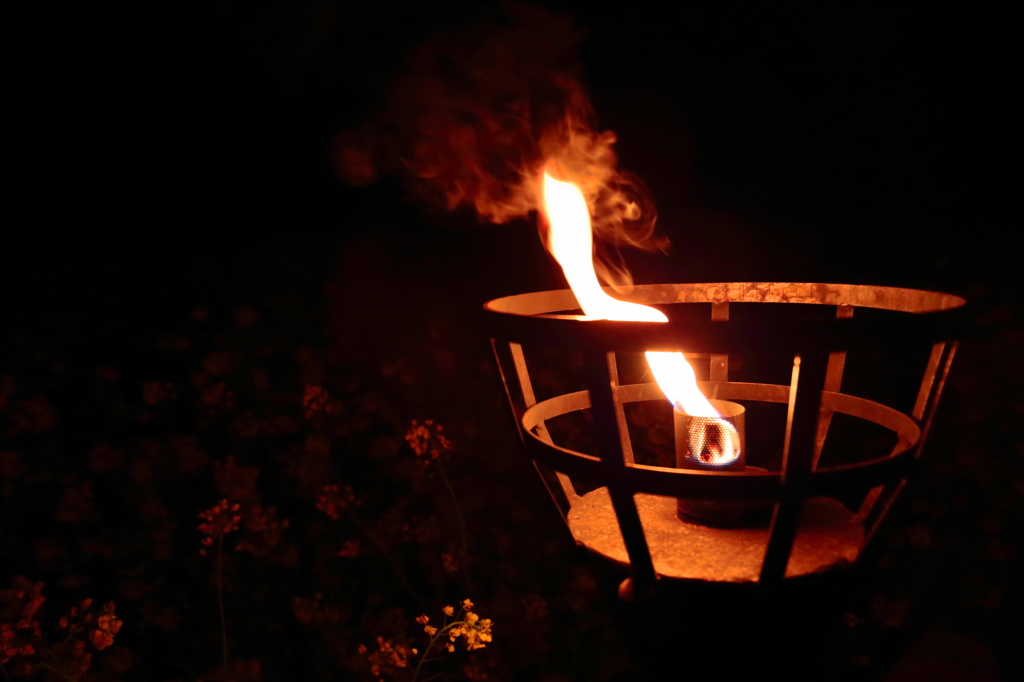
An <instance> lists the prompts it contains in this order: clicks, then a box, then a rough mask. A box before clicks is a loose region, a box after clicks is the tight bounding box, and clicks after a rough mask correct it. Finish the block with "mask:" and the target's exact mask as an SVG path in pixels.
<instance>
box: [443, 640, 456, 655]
mask: <svg viewBox="0 0 1024 682" xmlns="http://www.w3.org/2000/svg"><path fill="white" fill-rule="evenodd" d="M444 647H445V648H446V649H448V652H449V653H451V652H452V651H455V645H454V644H452V643H451V642H447V643H446V644H445V645H444Z"/></svg>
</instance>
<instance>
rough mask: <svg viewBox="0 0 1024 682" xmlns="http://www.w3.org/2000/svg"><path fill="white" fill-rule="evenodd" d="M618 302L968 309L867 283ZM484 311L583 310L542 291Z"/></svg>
mask: <svg viewBox="0 0 1024 682" xmlns="http://www.w3.org/2000/svg"><path fill="white" fill-rule="evenodd" d="M605 291H606V292H608V294H610V295H612V296H615V297H616V298H624V299H626V300H630V301H635V302H637V303H646V304H648V305H657V304H667V303H725V302H733V303H807V304H819V305H835V306H841V305H842V306H853V307H857V308H880V309H883V310H898V311H902V312H908V313H924V312H933V311H938V310H950V309H952V308H956V307H959V306H962V305H964V303H966V301H965V300H964V299H962V298H960V297H959V296H953V295H952V294H945V293H941V292H935V291H922V290H920V289H903V288H898V287H882V286H870V285H863V284H819V283H807V282H712V283H687V284H644V285H637V286H634V287H633V288H632V290H631V291H630V294H629V295H628V296H619V295H618V294H616V293H615V291H613V290H612V289H611V288H610V287H605ZM485 308H486V309H487V310H493V311H494V312H501V313H511V314H513V315H544V314H552V313H557V312H560V311H565V310H575V309H578V308H579V304H578V303H577V302H576V297H575V296H574V295H573V293H572V291H570V290H569V289H558V290H554V291H538V292H532V293H528V294H517V295H514V296H504V297H502V298H497V299H494V300H493V301H489V302H488V303H487V304H486V306H485Z"/></svg>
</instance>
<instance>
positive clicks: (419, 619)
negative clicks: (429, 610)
mask: <svg viewBox="0 0 1024 682" xmlns="http://www.w3.org/2000/svg"><path fill="white" fill-rule="evenodd" d="M416 622H417V623H419V624H420V625H426V624H427V623H429V622H430V616H428V615H427V614H423V615H422V616H416Z"/></svg>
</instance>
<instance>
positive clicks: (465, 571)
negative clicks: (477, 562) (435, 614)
mask: <svg viewBox="0 0 1024 682" xmlns="http://www.w3.org/2000/svg"><path fill="white" fill-rule="evenodd" d="M443 459H444V457H443V456H441V457H438V458H437V470H438V471H440V472H441V480H442V481H444V485H445V487H446V488H448V493H449V494H450V495H451V496H452V502H454V503H455V511H456V512H457V513H458V515H459V527H460V528H461V530H462V561H461V563H462V576H463V578H464V579H465V580H466V585H465V587H466V588H467V589H469V566H468V565H467V564H468V562H467V560H466V518H465V517H464V516H463V515H462V505H460V504H459V498H457V497H456V496H455V490H453V489H452V484H451V483H449V482H448V477H447V476H446V475H445V473H444V465H443V464H441V461H442V460H443Z"/></svg>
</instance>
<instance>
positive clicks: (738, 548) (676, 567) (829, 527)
mask: <svg viewBox="0 0 1024 682" xmlns="http://www.w3.org/2000/svg"><path fill="white" fill-rule="evenodd" d="M636 506H637V511H638V512H639V513H640V523H641V524H642V525H643V528H644V535H645V536H646V537H647V545H648V547H650V551H651V558H652V559H653V560H654V570H655V571H656V572H657V573H658V574H659V575H660V576H663V577H666V578H682V579H688V580H704V581H715V582H753V581H756V580H757V579H758V575H759V574H760V572H761V562H762V560H763V559H764V553H765V549H766V548H767V546H768V527H767V526H765V525H762V526H755V527H746V528H713V527H711V526H703V525H699V524H696V523H691V522H688V521H684V520H682V519H680V518H679V515H678V514H677V506H676V499H675V498H674V497H662V496H660V495H645V494H643V493H640V494H637V495H636ZM569 528H570V530H571V531H572V534H573V537H575V538H576V541H577V542H579V543H580V544H582V545H583V546H585V547H586V548H587V549H589V550H591V551H594V552H596V553H598V554H600V555H602V556H604V557H606V558H608V559H611V560H612V561H615V562H618V563H620V564H625V565H628V564H629V556H628V555H627V554H626V545H625V543H624V542H623V540H622V534H621V532H620V531H619V525H618V522H617V521H616V517H615V511H614V510H613V509H612V503H611V498H610V496H609V495H608V489H607V488H598V489H597V490H594V491H591V492H589V493H587V494H586V495H584V496H582V497H580V498H578V499H577V500H576V502H575V504H573V506H572V508H571V509H570V510H569ZM863 542H864V526H863V525H862V524H861V522H860V520H859V519H857V518H855V517H854V515H853V514H852V513H851V512H850V511H849V510H848V509H846V507H844V506H843V505H842V504H840V503H839V502H837V501H835V500H833V499H831V498H827V497H816V498H811V499H809V500H807V501H806V502H805V503H804V512H803V515H802V516H801V518H800V526H799V529H798V531H797V536H796V540H795V541H794V543H793V552H792V554H791V555H790V559H789V564H788V566H787V567H786V577H787V578H792V577H796V576H800V575H807V574H811V573H820V572H823V571H827V570H829V569H832V568H838V567H840V566H846V565H849V564H852V563H853V562H854V560H856V558H857V553H858V552H859V551H860V547H861V545H862V544H863Z"/></svg>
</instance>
